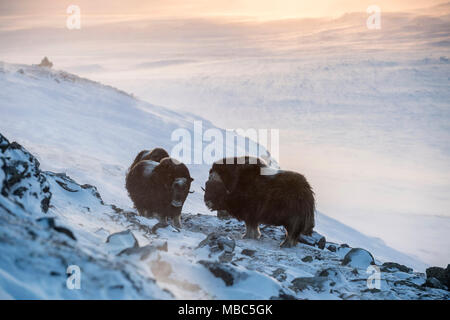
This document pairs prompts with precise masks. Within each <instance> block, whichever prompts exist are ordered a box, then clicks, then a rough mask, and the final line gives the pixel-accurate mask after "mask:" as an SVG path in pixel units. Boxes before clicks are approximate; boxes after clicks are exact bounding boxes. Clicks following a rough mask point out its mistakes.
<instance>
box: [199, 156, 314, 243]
mask: <svg viewBox="0 0 450 320" xmlns="http://www.w3.org/2000/svg"><path fill="white" fill-rule="evenodd" d="M247 160H248V159H247ZM264 168H266V164H265V163H264V162H263V161H259V162H257V163H256V164H249V163H248V162H245V163H244V164H224V161H221V163H217V162H216V163H214V164H213V166H212V168H211V170H210V175H209V179H208V181H207V182H206V186H205V196H204V200H205V203H206V205H207V206H208V208H210V210H226V211H228V212H229V213H230V214H231V215H232V216H234V217H235V218H237V219H238V220H242V221H244V222H245V224H246V228H247V231H246V234H245V236H244V237H246V238H259V236H260V231H259V224H261V223H263V224H269V225H279V226H284V227H285V228H286V232H287V234H286V239H285V240H284V241H283V243H282V244H281V246H282V247H292V246H295V245H296V244H297V242H298V238H299V236H300V234H310V233H311V232H312V229H313V228H314V209H315V201H314V193H313V191H312V189H311V186H310V185H309V183H308V181H307V180H306V179H305V177H304V176H303V175H301V174H299V173H296V172H292V171H283V170H278V171H277V172H276V173H275V174H273V175H262V174H261V169H264Z"/></svg>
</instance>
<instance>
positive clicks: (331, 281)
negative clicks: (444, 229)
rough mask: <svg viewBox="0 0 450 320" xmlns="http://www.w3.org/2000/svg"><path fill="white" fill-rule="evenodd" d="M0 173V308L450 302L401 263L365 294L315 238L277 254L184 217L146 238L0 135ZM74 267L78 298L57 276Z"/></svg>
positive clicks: (352, 260) (227, 229) (148, 229)
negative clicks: (20, 304)
mask: <svg viewBox="0 0 450 320" xmlns="http://www.w3.org/2000/svg"><path fill="white" fill-rule="evenodd" d="M0 164H1V170H0V185H1V195H0V226H1V227H0V240H1V241H0V252H1V256H2V259H1V260H0V275H1V277H0V298H3V299H5V298H14V299H42V298H52V299H60V298H65V299H79V298H84V299H152V298H154V299H174V298H178V299H180V298H184V299H216V298H219V299H448V298H449V297H450V296H449V292H448V291H446V290H443V289H436V288H429V287H427V286H424V285H423V284H424V283H425V282H426V277H425V275H424V274H422V273H414V272H413V271H412V269H408V268H407V267H405V266H401V265H388V264H384V265H382V266H379V267H380V268H381V271H382V278H381V282H380V286H379V288H372V287H368V286H367V275H366V268H367V267H368V266H369V263H370V262H371V260H372V257H371V256H370V254H368V253H367V252H366V251H364V250H362V249H356V251H355V252H356V254H355V253H353V254H352V252H353V251H354V250H355V249H350V248H348V247H346V246H345V245H339V244H335V243H326V242H325V241H324V239H323V238H321V236H320V235H318V234H316V239H317V240H319V241H314V239H311V238H305V241H306V242H309V244H303V243H302V244H299V245H298V246H297V247H295V248H291V249H283V250H281V249H280V248H279V243H280V241H281V239H282V238H283V232H282V230H281V229H280V228H274V227H265V228H263V230H262V231H263V237H262V239H261V240H243V239H241V237H240V234H242V233H243V231H244V230H243V226H242V224H241V223H238V222H236V221H234V220H220V219H218V218H217V217H214V216H211V215H201V214H197V215H193V214H184V215H183V219H182V222H183V226H184V227H183V229H181V230H179V229H175V228H173V227H170V226H169V227H165V228H157V220H156V219H147V218H143V217H139V216H137V215H136V214H135V213H134V212H131V211H126V210H123V209H121V208H118V207H117V206H114V205H108V204H105V203H104V202H103V200H102V198H101V196H100V194H99V193H98V191H97V189H96V188H95V187H94V186H91V185H79V184H78V183H76V182H75V181H74V180H72V179H71V178H70V177H68V176H67V175H65V174H57V173H52V172H48V171H47V172H43V171H41V170H40V168H39V166H40V164H39V162H38V161H37V159H36V158H35V157H34V156H33V155H31V154H30V153H29V152H28V151H27V150H25V149H24V148H23V147H22V146H20V145H19V144H17V143H15V142H14V143H10V142H9V141H8V140H7V139H6V138H5V137H3V136H2V135H0ZM338 226H339V224H338ZM372 262H373V261H372ZM376 262H377V264H380V263H379V262H378V261H376ZM74 266H75V268H79V270H80V273H79V275H81V277H80V278H79V279H80V282H79V287H78V289H77V287H75V289H70V288H73V286H72V287H71V285H70V284H72V285H73V284H74V283H76V281H74V282H72V278H71V277H69V278H68V277H67V275H66V272H68V271H67V270H70V272H69V273H72V271H71V270H73V268H74ZM70 268H72V269H70ZM67 283H69V285H67Z"/></svg>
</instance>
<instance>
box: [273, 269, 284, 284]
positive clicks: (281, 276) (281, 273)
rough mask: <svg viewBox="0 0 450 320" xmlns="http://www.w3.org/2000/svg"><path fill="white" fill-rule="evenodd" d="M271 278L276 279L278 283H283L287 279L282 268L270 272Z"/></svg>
mask: <svg viewBox="0 0 450 320" xmlns="http://www.w3.org/2000/svg"><path fill="white" fill-rule="evenodd" d="M272 277H274V278H275V279H277V280H278V281H280V282H283V281H285V280H286V278H287V276H286V270H284V269H283V268H277V269H275V270H274V271H273V272H272Z"/></svg>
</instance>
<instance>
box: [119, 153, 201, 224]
mask: <svg viewBox="0 0 450 320" xmlns="http://www.w3.org/2000/svg"><path fill="white" fill-rule="evenodd" d="M155 150H156V149H155ZM161 150H163V151H164V149H161ZM152 152H153V151H152ZM164 152H165V151H164ZM141 156H142V155H141ZM138 157H139V155H138ZM138 157H136V158H138ZM156 158H157V157H156ZM156 158H154V159H156ZM142 159H143V160H140V161H137V163H136V164H135V165H134V166H131V167H130V170H129V172H128V173H127V176H126V183H125V186H126V189H127V191H128V195H129V196H130V198H131V200H132V201H133V203H134V206H135V207H136V209H137V211H138V212H139V214H140V215H142V216H145V217H151V216H153V215H156V216H157V217H158V218H159V219H160V221H161V222H162V223H164V224H165V223H167V218H173V224H174V226H176V227H178V228H180V227H181V221H180V216H181V209H182V207H183V204H184V201H185V200H186V198H187V196H188V193H189V189H190V187H191V182H192V181H193V180H194V179H192V178H191V176H190V174H189V170H188V168H187V167H186V166H185V165H184V164H183V163H181V162H179V161H177V160H175V159H172V158H170V157H165V158H162V159H160V162H157V161H154V160H150V159H146V156H144V157H142Z"/></svg>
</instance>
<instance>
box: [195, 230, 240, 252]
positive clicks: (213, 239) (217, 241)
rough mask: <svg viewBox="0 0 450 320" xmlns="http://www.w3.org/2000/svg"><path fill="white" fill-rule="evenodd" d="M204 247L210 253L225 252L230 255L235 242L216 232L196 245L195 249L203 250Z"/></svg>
mask: <svg viewBox="0 0 450 320" xmlns="http://www.w3.org/2000/svg"><path fill="white" fill-rule="evenodd" d="M206 245H208V246H209V247H210V248H211V249H210V250H211V252H219V251H225V252H228V253H231V252H233V251H234V248H235V247H236V242H235V241H234V239H231V238H230V237H229V236H224V235H221V234H218V233H216V232H212V233H210V234H209V235H208V236H207V237H206V239H204V240H202V241H201V242H200V243H199V244H198V246H197V248H203V247H204V246H206Z"/></svg>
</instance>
